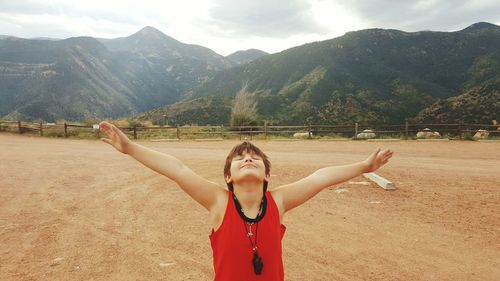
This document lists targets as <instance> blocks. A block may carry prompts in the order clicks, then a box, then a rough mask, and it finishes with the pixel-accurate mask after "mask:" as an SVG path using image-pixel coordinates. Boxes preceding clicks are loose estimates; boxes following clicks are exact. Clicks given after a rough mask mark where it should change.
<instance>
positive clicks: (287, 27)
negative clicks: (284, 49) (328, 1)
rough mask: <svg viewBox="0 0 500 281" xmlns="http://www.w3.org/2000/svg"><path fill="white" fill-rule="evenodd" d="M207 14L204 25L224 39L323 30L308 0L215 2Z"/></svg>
mask: <svg viewBox="0 0 500 281" xmlns="http://www.w3.org/2000/svg"><path fill="white" fill-rule="evenodd" d="M209 15H210V18H209V19H207V21H206V22H205V24H208V25H209V26H210V28H211V32H213V33H219V34H220V35H223V36H227V37H235V38H238V37H252V36H253V37H272V38H287V37H289V36H291V35H296V34H311V33H313V34H314V33H323V32H324V31H325V29H324V27H323V26H321V25H320V24H318V23H317V22H316V21H315V17H314V14H313V13H312V5H311V3H310V1H307V0H273V1H267V0H253V1H241V0H218V1H214V3H213V6H212V8H211V9H210V12H209Z"/></svg>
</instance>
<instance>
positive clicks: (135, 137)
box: [134, 125, 137, 140]
mask: <svg viewBox="0 0 500 281" xmlns="http://www.w3.org/2000/svg"><path fill="white" fill-rule="evenodd" d="M136 139H137V125H134V140H136Z"/></svg>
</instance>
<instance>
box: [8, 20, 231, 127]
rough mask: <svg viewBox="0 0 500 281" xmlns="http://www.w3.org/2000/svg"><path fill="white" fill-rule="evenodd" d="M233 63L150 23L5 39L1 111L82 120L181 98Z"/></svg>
mask: <svg viewBox="0 0 500 281" xmlns="http://www.w3.org/2000/svg"><path fill="white" fill-rule="evenodd" d="M231 65H232V63H231V62H229V61H227V60H226V59H225V58H224V57H223V56H220V55H218V54H216V53H215V52H213V51H211V50H210V49H208V48H204V47H201V46H195V45H188V44H184V43H181V42H179V41H176V40H175V39H173V38H170V37H168V36H166V35H165V34H163V33H161V32H160V31H158V30H156V29H154V28H152V27H146V28H144V29H142V30H140V31H139V32H137V33H135V34H133V35H131V36H129V37H125V38H117V39H107V40H106V39H99V40H97V39H95V38H91V37H78V38H69V39H65V40H40V39H37V40H28V39H21V38H15V37H6V38H3V39H1V40H0V101H1V102H0V116H2V115H7V118H14V119H17V118H20V119H33V118H37V119H43V120H46V121H55V120H57V119H69V120H82V119H85V118H103V117H118V116H129V115H132V114H135V113H138V112H141V111H146V110H150V109H152V108H155V107H158V106H160V105H164V104H171V103H174V102H176V101H178V100H179V99H180V98H181V96H182V94H183V93H184V92H185V91H187V90H190V89H191V88H192V87H193V86H194V85H197V84H198V83H200V82H202V81H204V80H206V79H208V77H210V76H212V75H213V74H214V73H216V72H217V71H219V70H222V69H226V68H228V67H230V66H231Z"/></svg>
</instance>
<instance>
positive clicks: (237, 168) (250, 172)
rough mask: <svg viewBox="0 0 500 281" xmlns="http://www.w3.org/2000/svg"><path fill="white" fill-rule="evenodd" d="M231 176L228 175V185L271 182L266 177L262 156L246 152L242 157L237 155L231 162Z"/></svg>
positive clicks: (267, 176)
mask: <svg viewBox="0 0 500 281" xmlns="http://www.w3.org/2000/svg"><path fill="white" fill-rule="evenodd" d="M230 171H231V174H230V175H226V177H225V179H226V182H227V183H232V184H234V183H243V182H252V181H255V182H256V183H261V182H262V181H263V180H266V181H269V175H266V167H265V165H264V159H262V157H261V156H259V155H257V154H255V153H253V152H248V151H245V152H243V153H242V154H241V155H236V156H234V157H233V159H232V161H231V167H230Z"/></svg>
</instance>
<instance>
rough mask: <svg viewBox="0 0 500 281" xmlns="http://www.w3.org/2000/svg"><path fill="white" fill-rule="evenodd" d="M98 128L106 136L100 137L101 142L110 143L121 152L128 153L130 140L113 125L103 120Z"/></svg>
mask: <svg viewBox="0 0 500 281" xmlns="http://www.w3.org/2000/svg"><path fill="white" fill-rule="evenodd" d="M99 130H100V131H101V132H102V133H103V134H104V135H105V136H106V137H105V138H101V140H102V141H103V142H105V143H107V144H110V145H112V146H113V147H114V148H115V149H116V150H118V151H120V152H121V153H124V154H128V153H129V150H130V146H131V144H132V142H131V141H130V140H129V139H128V137H127V136H126V135H125V134H124V133H123V132H122V131H120V129H118V128H117V127H116V126H115V125H113V124H111V123H108V122H106V121H103V122H101V123H99Z"/></svg>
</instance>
